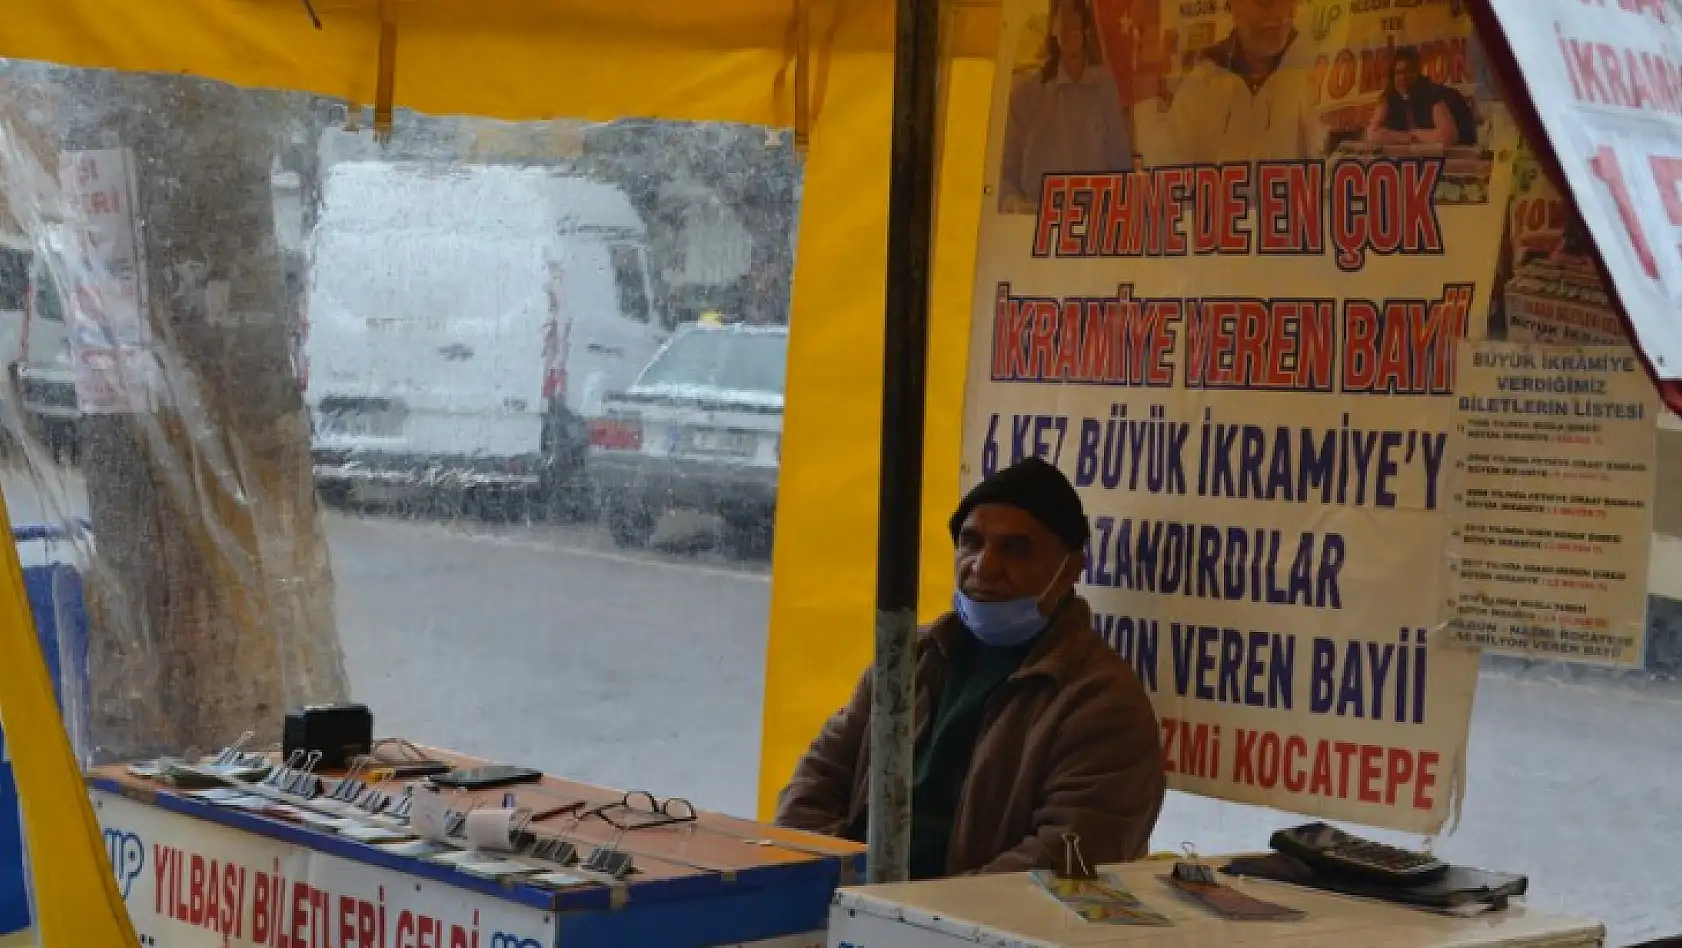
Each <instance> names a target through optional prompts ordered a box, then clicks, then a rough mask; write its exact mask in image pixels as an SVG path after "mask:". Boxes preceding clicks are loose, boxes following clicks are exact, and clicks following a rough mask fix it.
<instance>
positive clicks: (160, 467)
mask: <svg viewBox="0 0 1682 948" xmlns="http://www.w3.org/2000/svg"><path fill="white" fill-rule="evenodd" d="M369 118H370V116H369V115H368V114H367V113H365V112H364V111H363V110H361V109H358V108H354V107H349V106H347V105H346V104H344V103H338V102H331V101H326V100H322V99H318V98H313V97H309V96H305V95H299V94H282V93H274V92H254V91H248V90H236V89H233V88H231V87H227V86H222V85H219V84H215V83H210V82H204V81H201V80H196V79H189V78H184V77H173V76H142V75H135V74H117V73H104V72H96V71H88V70H70V69H64V68H59V67H49V66H45V65H41V64H34V63H27V62H17V61H12V62H4V63H0V195H3V197H4V199H5V206H6V209H7V212H8V215H9V217H8V218H6V219H3V220H0V243H3V249H0V253H3V254H4V255H5V256H4V259H0V347H4V348H5V350H6V351H5V352H4V353H3V354H0V356H3V361H4V363H5V364H6V365H8V366H10V367H11V371H10V373H9V375H8V379H7V384H6V386H5V390H4V393H3V394H4V397H3V398H0V422H3V424H4V428H5V431H6V434H7V444H6V447H7V458H6V462H5V465H6V466H5V467H4V469H3V478H4V480H3V485H4V489H5V495H6V501H7V503H8V505H9V507H10V510H11V514H12V519H13V522H14V524H17V525H19V526H41V527H45V528H49V529H50V531H51V532H52V533H53V537H54V538H53V540H52V547H51V550H50V552H48V551H46V550H43V551H42V552H41V553H39V555H38V556H37V560H38V563H37V561H35V560H30V559H29V556H30V554H29V553H27V552H26V554H25V556H26V565H29V564H31V563H37V565H42V566H45V565H48V564H57V566H58V568H59V570H60V573H61V574H62V575H63V576H68V577H70V578H72V579H79V580H80V582H81V584H82V596H81V597H80V598H82V599H85V602H86V611H87V619H86V622H85V623H79V622H77V621H76V619H75V616H74V612H75V610H74V609H73V608H71V606H72V605H73V604H74V601H75V599H76V598H77V597H75V596H70V595H68V594H66V595H63V596H59V597H58V599H55V602H59V600H62V603H60V605H63V606H64V608H55V610H54V615H55V619H54V621H53V622H52V623H51V624H50V627H51V629H52V631H53V632H54V633H55V634H53V635H51V636H47V637H46V639H47V640H49V641H47V643H46V644H49V645H50V646H51V647H52V648H53V650H54V652H55V654H57V655H58V656H59V661H58V662H57V669H58V672H59V679H60V685H61V698H62V700H63V701H64V704H65V713H66V721H67V724H68V726H69V728H70V730H71V733H72V740H73V742H74V744H75V745H76V748H77V751H78V753H79V755H80V756H81V758H82V759H83V760H84V762H85V763H90V764H91V763H102V762H109V761H116V760H125V759H135V758H139V757H144V756H150V755H155V754H158V753H179V752H181V751H183V750H186V749H189V748H201V749H208V748H213V747H216V746H219V745H221V744H224V743H226V742H228V741H231V740H234V739H236V738H238V737H239V736H240V735H241V734H242V733H243V732H245V731H247V730H251V731H256V732H257V734H258V735H259V740H261V741H268V742H274V741H278V740H279V738H280V726H281V723H282V719H283V716H284V713H285V712H286V711H287V710H288V709H291V708H294V707H297V706H301V705H304V704H309V703H317V702H325V701H336V700H344V699H350V700H356V701H362V702H365V703H367V704H369V705H370V707H371V708H372V709H373V710H374V713H375V718H376V729H377V730H378V731H379V732H380V733H381V734H391V735H401V736H404V737H408V738H412V739H415V740H421V741H431V742H433V743H438V744H443V745H447V746H452V747H456V748H459V749H462V750H466V751H469V752H474V753H480V754H484V755H486V756H499V757H502V758H504V759H507V758H515V759H518V760H520V761H521V762H523V763H531V764H534V765H537V766H546V767H549V768H550V769H553V770H557V771H561V772H566V773H569V774H571V775H574V776H579V777H583V778H586V779H595V780H598V781H601V782H608V783H612V782H621V783H622V782H625V781H626V780H629V779H631V777H632V776H634V775H635V774H637V773H638V772H639V770H640V769H641V768H638V767H635V766H633V765H634V764H637V763H638V762H639V761H645V760H646V756H647V754H650V753H658V752H660V751H661V750H662V749H665V748H670V747H672V746H673V745H674V744H685V745H690V746H686V747H678V749H677V751H676V752H677V753H678V754H679V756H680V757H681V759H682V760H685V761H689V760H700V759H709V758H710V759H714V760H716V759H719V758H720V756H721V754H722V756H723V757H724V758H725V759H728V760H730V761H732V762H733V763H734V766H733V767H732V768H731V769H732V770H733V771H740V772H745V773H751V772H752V771H751V767H752V765H753V763H754V762H755V760H756V758H757V744H756V741H755V737H756V735H757V729H758V698H757V697H756V696H757V694H758V693H759V685H760V677H761V675H762V668H763V665H762V662H763V650H764V635H765V610H766V608H767V601H766V600H767V591H768V585H767V584H766V582H765V579H766V574H767V572H768V554H769V550H770V545H771V533H772V523H773V516H774V506H775V498H776V481H777V470H778V465H779V462H780V442H781V406H782V395H783V384H784V375H785V373H784V361H785V360H786V351H787V330H786V326H787V322H788V303H789V295H790V279H791V273H792V260H793V250H794V235H795V221H796V218H797V213H798V201H797V194H798V182H799V175H800V166H799V159H798V157H797V155H796V154H795V151H794V148H793V145H792V142H791V141H790V140H789V139H788V137H787V136H785V135H782V134H779V133H774V132H768V131H767V130H765V129H759V128H748V127H741V126H729V125H686V124H679V123H654V122H632V121H626V122H617V123H608V124H605V125H590V124H586V123H581V122H568V121H556V122H548V123H529V124H518V125H516V124H506V123H498V122H492V121H482V120H470V119H454V118H436V117H427V116H420V115H415V114H407V113H399V115H398V116H397V121H396V124H395V129H394V134H393V137H392V139H391V140H390V141H389V142H383V143H382V142H377V141H375V139H374V136H373V134H372V131H371V129H370V128H369V122H368V119H369ZM11 297H16V301H17V302H18V303H19V306H18V308H17V311H16V312H10V311H7V310H6V308H5V307H6V301H7V299H9V298H11ZM7 333H11V335H7ZM661 360H664V361H663V362H662V361H661ZM651 364H652V366H653V367H651ZM661 366H663V368H662V367H661ZM645 369H648V370H649V373H650V377H651V378H653V379H655V380H656V384H652V385H650V386H640V387H639V385H638V384H637V383H638V379H639V377H640V376H642V375H643V374H644V370H645ZM660 380H664V381H663V382H662V381H660ZM43 575H44V574H43ZM716 577H723V579H718V578H716ZM709 596H712V597H714V598H713V599H712V600H711V601H710V602H709V601H708V597H709ZM631 601H636V602H637V603H638V605H637V608H634V609H630V610H626V609H625V608H624V607H625V604H626V603H628V602H631ZM697 606H698V607H699V611H701V612H703V613H711V614H713V615H715V616H716V617H717V618H716V620H715V622H714V623H708V622H707V621H706V620H705V619H703V620H701V624H702V625H716V627H717V628H718V629H719V630H720V632H719V633H718V634H717V636H715V638H716V641H717V647H716V649H715V651H717V652H718V653H719V655H718V656H717V657H714V658H711V659H709V660H708V661H705V662H701V663H697V662H695V661H693V660H691V659H688V658H685V657H683V655H682V654H681V653H680V652H673V653H671V654H670V655H669V656H667V657H669V658H670V662H667V660H666V658H667V657H656V658H654V659H652V660H651V659H650V658H649V656H648V652H649V647H648V645H647V644H643V643H646V642H647V641H648V640H649V639H650V638H651V637H653V636H657V635H661V634H664V631H665V629H666V628H668V627H670V626H671V625H672V624H673V623H674V622H676V621H678V619H679V617H682V616H686V615H691V614H693V612H694V611H695V610H696V609H697ZM37 613H38V615H40V610H39V609H38V610H37ZM726 636H728V641H725V637H726ZM551 649H561V650H565V651H568V652H569V655H568V656H567V658H565V659H563V658H562V657H560V656H558V655H555V654H553V653H552V652H551V651H550V650H551ZM716 662H723V663H725V664H727V665H728V666H729V671H728V673H726V674H725V675H723V676H722V677H720V676H719V675H718V674H717V673H716V672H711V673H709V671H708V669H709V666H710V665H712V664H714V663H716ZM516 666H518V668H519V671H518V672H517V673H514V672H512V671H509V672H506V673H504V672H497V671H493V669H496V668H499V667H500V668H504V669H510V670H511V669H513V668H515V667H516ZM547 669H564V670H561V671H557V672H556V674H559V675H563V676H565V678H566V681H565V683H560V682H551V681H550V680H549V678H551V677H553V676H551V675H549V674H547V673H546V670H547ZM504 674H505V675H506V677H505V678H504V680H503V681H502V682H501V683H500V684H493V683H491V682H492V680H493V679H494V678H495V677H496V676H498V675H504ZM674 675H676V676H692V677H691V679H690V680H685V681H682V682H680V683H677V684H676V686H675V687H673V682H672V680H671V679H672V677H673V676H674ZM701 676H706V677H705V678H703V677H701ZM638 677H642V678H645V679H646V681H645V682H644V683H642V684H639V685H638V686H637V688H638V689H639V690H642V689H644V688H645V685H646V689H653V690H664V691H666V692H667V693H669V694H671V695H672V696H674V697H676V696H679V695H693V694H694V693H695V691H696V686H697V685H700V686H701V687H703V688H705V687H707V686H709V685H710V686H712V687H715V688H716V689H717V690H718V692H719V694H720V695H726V693H728V696H727V697H724V698H721V700H720V702H718V703H717V704H716V711H715V710H712V708H713V706H712V705H710V704H709V705H708V708H707V709H703V710H701V711H699V712H694V713H690V714H688V716H687V718H688V723H687V726H686V727H685V728H681V729H676V731H674V732H673V733H666V732H667V730H668V729H667V728H666V727H665V726H664V725H659V724H657V723H655V722H654V721H653V720H652V718H654V717H661V718H664V719H667V720H673V719H678V718H681V717H683V715H682V714H681V713H677V714H668V713H667V712H666V711H664V710H661V709H659V708H654V709H652V710H651V711H650V713H649V715H648V718H649V720H644V719H642V718H637V719H634V720H631V721H628V722H625V725H624V726H626V727H629V728H631V729H632V730H633V731H635V732H640V733H641V734H643V735H644V736H646V737H648V742H647V743H645V744H644V745H643V746H642V747H641V748H636V749H633V750H631V751H630V752H629V753H626V752H625V751H624V750H623V748H624V746H625V745H624V744H623V741H622V738H623V736H624V734H623V733H622V732H621V731H619V730H617V729H616V728H617V727H618V726H619V724H618V722H614V721H611V720H609V719H612V718H615V717H619V715H618V713H617V705H616V704H615V703H614V699H615V698H616V697H622V696H623V690H622V689H621V690H620V691H619V692H617V693H616V692H615V690H614V689H612V688H604V697H603V699H602V700H601V701H600V702H597V704H598V705H599V709H600V711H601V715H600V716H601V718H602V719H603V720H608V723H607V724H605V725H596V726H595V727H596V730H597V731H598V732H599V733H598V734H596V735H594V736H593V737H592V738H591V739H590V740H588V741H586V742H584V744H583V745H582V746H578V745H568V746H564V747H563V746H559V745H558V744H557V742H556V741H555V740H554V739H553V730H552V725H551V724H549V723H546V722H547V721H548V720H551V719H552V718H553V717H554V716H555V715H557V714H559V713H561V712H562V711H563V709H564V708H565V707H567V706H569V705H570V706H573V707H575V708H576V707H578V706H579V705H580V704H581V703H582V704H588V702H575V701H569V698H568V695H569V694H577V693H579V692H580V691H581V690H587V689H590V688H592V687H594V686H595V685H596V684H597V683H598V682H607V681H626V680H631V679H636V678H638ZM551 689H553V690H551ZM737 697H740V700H739V701H738V700H736V698H737ZM738 705H739V706H738ZM593 715H595V712H594V711H591V710H589V709H588V708H586V710H584V711H582V712H579V713H578V714H576V715H574V716H575V717H579V716H582V717H592V716H593ZM726 718H728V719H729V720H730V721H733V722H734V724H733V728H734V730H733V731H731V732H729V733H727V734H726V733H720V732H721V728H720V727H719V722H720V721H722V720H724V719H726ZM677 731H681V733H677ZM598 744H599V745H600V746H597V745H598ZM719 745H727V747H726V749H725V750H724V751H721V750H720V747H719ZM691 755H693V756H691ZM683 766H684V767H685V768H687V766H688V765H687V764H685V765H683ZM676 769H680V768H674V770H676ZM657 776H658V775H657ZM727 777H728V775H727V774H723V773H721V774H718V775H716V782H717V783H718V785H719V786H718V787H717V788H709V787H705V786H704V787H702V788H700V789H699V791H697V790H695V788H693V787H690V786H685V787H667V786H665V785H664V784H662V788H663V789H669V790H672V791H676V790H680V789H681V790H683V791H684V792H686V793H691V794H692V795H695V796H697V797H699V798H702V799H708V798H709V797H710V799H708V802H709V803H711V804H712V805H715V806H724V807H726V808H728V809H732V810H736V811H739V812H743V813H748V812H751V810H752V805H753V788H752V785H751V784H752V781H751V779H749V780H736V781H731V780H729V779H727ZM709 779H712V778H709ZM656 782H658V781H656ZM738 785H739V786H738Z"/></svg>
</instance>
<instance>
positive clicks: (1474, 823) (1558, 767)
mask: <svg viewBox="0 0 1682 948" xmlns="http://www.w3.org/2000/svg"><path fill="white" fill-rule="evenodd" d="M7 487H8V500H10V501H11V502H12V503H13V509H14V516H15V517H16V518H17V519H18V520H19V521H24V520H26V519H27V514H28V512H29V508H28V506H27V505H28V504H29V503H31V501H30V500H29V499H27V498H25V497H24V496H22V492H21V491H18V490H16V489H14V488H13V484H12V483H11V481H10V480H8V483H7ZM68 496H72V497H73V496H74V490H73V489H72V490H71V491H70V493H69V495H68ZM73 502H74V501H72V503H73ZM327 529H328V535H329V540H330V543H331V547H332V554H333V557H334V567H335V571H336V573H337V576H338V588H339V610H340V620H341V625H342V628H343V633H344V642H345V648H346V652H347V660H348V662H349V668H350V673H351V677H352V681H353V686H354V688H355V691H356V694H357V697H358V698H359V699H361V700H364V701H366V702H368V703H369V704H370V705H371V706H372V707H374V708H375V709H376V713H377V714H378V716H379V721H380V724H379V729H380V730H381V731H382V732H385V733H402V734H405V735H409V736H412V737H414V738H416V739H420V740H426V741H430V742H434V743H437V744H441V745H444V746H451V747H460V748H472V749H476V750H478V751H479V752H481V753H483V754H485V755H487V756H491V757H496V758H499V759H504V760H510V761H518V762H521V763H528V764H532V765H535V766H541V767H544V768H547V769H550V770H553V771H556V772H560V773H565V774H568V775H572V776H575V777H578V778H581V779H586V780H591V781H597V782H600V783H604V784H609V785H616V786H631V787H648V788H650V789H652V790H654V791H656V792H673V791H678V790H681V791H683V792H686V793H687V794H688V795H689V796H690V797H692V798H693V800H694V801H695V803H697V804H698V805H701V806H705V807H709V808H713V809H720V810H725V811H728V812H734V813H740V814H750V813H752V812H753V809H754V791H755V779H754V774H755V771H756V769H757V765H758V739H759V715H760V708H761V700H762V693H763V687H762V676H763V673H764V665H763V662H764V644H765V628H766V616H767V606H768V600H769V591H770V587H769V583H768V581H767V577H766V576H765V575H764V569H763V566H753V567H748V568H745V569H744V568H740V567H737V566H733V565H731V564H729V563H728V562H726V561H724V560H723V559H722V558H717V557H712V556H710V555H707V554H703V555H701V556H698V557H697V556H682V555H655V554H648V555H638V556H624V555H621V554H620V553H618V552H617V551H614V550H613V549H612V548H611V546H610V545H609V544H607V543H606V542H605V541H604V540H602V539H601V538H600V537H598V536H596V535H595V534H594V533H592V532H589V531H579V530H564V529H551V528H544V527H519V528H488V527H485V526H483V525H472V526H467V525H462V524H455V525H444V524H437V523H416V522H405V521H398V520H390V519H383V518H379V517H371V516H345V515H332V516H330V517H329V518H328V521H327ZM1679 722H1682V690H1678V689H1676V688H1673V687H1666V686H1655V687H1652V688H1648V689H1645V690H1643V691H1637V690H1632V689H1629V688H1626V687H1612V686H1608V685H1597V686H1585V685H1582V684H1564V683H1560V682H1556V681H1547V680H1520V679H1516V678H1513V677H1510V676H1506V675H1494V674H1489V675H1485V676H1484V678H1483V680H1482V681H1481V683H1480V685H1479V693H1478V701H1477V710H1476V714H1475V717H1474V721H1473V726H1472V748H1471V774H1470V779H1469V791H1468V795H1467V798H1466V803H1465V809H1464V816H1463V819H1462V822H1461V826H1460V828H1459V830H1458V831H1457V832H1456V833H1454V834H1453V835H1451V836H1449V837H1447V838H1445V839H1444V840H1442V841H1441V844H1440V846H1439V849H1440V851H1441V852H1443V853H1445V854H1446V855H1448V856H1449V857H1451V858H1454V859H1457V860H1463V861H1468V862H1472V863H1475V864H1479V865H1484V866H1487V867H1489V868H1499V869H1516V870H1519V871H1525V872H1528V873H1529V874H1530V876H1531V878H1532V880H1533V887H1532V896H1531V899H1532V902H1533V903H1535V904H1537V905H1539V906H1542V907H1547V908H1552V909H1560V910H1572V911H1577V912H1583V913H1589V914H1593V915H1596V916H1598V917H1601V918H1604V919H1606V920H1607V921H1608V922H1609V924H1610V925H1611V927H1612V934H1613V938H1612V940H1611V943H1612V944H1625V943H1628V942H1630V941H1634V940H1636V939H1638V938H1645V937H1653V936H1656V935H1660V934H1669V933H1677V932H1682V894H1679V893H1678V891H1677V889H1676V887H1675V881H1674V880H1675V878H1676V876H1677V872H1678V870H1682V806H1679V805H1678V804H1677V803H1676V797H1677V791H1678V789H1679V788H1682V728H1679V727H1678V726H1677V724H1678V723H1679ZM1289 819H1290V818H1289V817H1287V816H1285V815H1282V814H1279V813H1275V812H1272V811H1266V810H1260V809H1254V808H1247V807H1240V806H1236V805H1231V804H1222V803H1216V802H1213V801H1208V800H1202V799H1199V798H1192V797H1184V796H1179V795H1175V796H1173V797H1172V798H1171V799H1170V801H1169V804H1168V807H1167V810H1166V812H1165V814H1164V817H1163V820H1162V823H1161V825H1160V826H1159V829H1158V832H1157V834H1156V839H1155V843H1156V846H1157V847H1158V848H1160V849H1174V848H1177V847H1178V845H1179V843H1180V842H1181V841H1182V840H1192V841H1195V842H1196V843H1197V845H1198V847H1199V848H1200V849H1201V850H1202V851H1205V852H1218V851H1223V850H1225V851H1231V850H1239V849H1255V848H1259V847H1262V846H1265V843H1266V839H1267V835H1268V833H1269V832H1271V831H1272V830H1273V829H1274V828H1277V827H1278V826H1281V825H1285V824H1286V823H1287V822H1288V821H1289ZM1413 842H1415V843H1417V840H1414V841H1413Z"/></svg>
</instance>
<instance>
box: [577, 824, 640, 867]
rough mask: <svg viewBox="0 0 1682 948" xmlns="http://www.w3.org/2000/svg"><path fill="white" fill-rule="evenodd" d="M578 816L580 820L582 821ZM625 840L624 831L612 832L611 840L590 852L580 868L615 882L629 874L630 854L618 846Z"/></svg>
mask: <svg viewBox="0 0 1682 948" xmlns="http://www.w3.org/2000/svg"><path fill="white" fill-rule="evenodd" d="M582 821H583V820H582V818H580V822H582ZM624 840H625V831H624V830H619V831H618V832H616V833H614V834H613V841H612V842H608V843H603V844H602V845H600V846H597V847H596V848H595V850H594V851H593V852H591V853H590V858H589V859H586V860H584V864H583V866H582V868H584V869H587V870H589V871H590V872H596V873H600V874H602V875H604V876H607V877H608V878H610V879H612V880H613V881H615V882H618V881H620V880H621V879H624V878H625V877H626V876H628V875H630V874H631V870H632V863H631V854H630V853H628V852H625V851H624V850H622V849H620V848H619V844H620V843H622V842H624Z"/></svg>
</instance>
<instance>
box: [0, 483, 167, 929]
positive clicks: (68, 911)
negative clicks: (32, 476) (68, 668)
mask: <svg viewBox="0 0 1682 948" xmlns="http://www.w3.org/2000/svg"><path fill="white" fill-rule="evenodd" d="M4 501H5V497H4V492H3V491H0V521H3V522H4V524H5V527H6V535H7V536H8V537H10V536H11V527H12V518H11V513H10V512H9V511H8V510H7V509H6V506H7V505H6V504H5V502H4ZM0 547H4V548H5V553H4V554H3V555H4V560H3V561H0V565H3V567H4V569H5V576H4V579H3V581H0V668H4V669H6V687H5V688H0V720H3V721H4V722H5V729H6V741H7V747H9V748H10V751H11V758H12V765H13V766H12V772H13V774H14V776H15V777H16V780H17V788H18V799H19V800H20V801H21V803H20V805H21V807H22V809H23V829H24V840H25V842H26V843H27V845H28V847H29V852H31V853H33V854H34V857H33V858H32V859H31V860H30V863H29V871H30V875H31V878H32V879H33V885H34V892H35V930H36V932H37V934H38V936H39V938H40V941H41V945H42V948H59V946H65V948H70V946H75V948H128V946H132V945H135V944H137V943H138V941H139V939H138V938H137V937H136V935H135V932H134V927H133V926H132V925H131V924H130V923H129V918H128V913H127V912H126V911H125V910H124V908H123V899H122V896H121V895H120V894H119V893H118V891H117V880H116V877H115V876H113V875H112V873H111V867H110V866H109V865H108V864H107V863H106V861H105V837H104V832H103V831H102V830H101V829H100V827H99V821H98V820H97V819H96V818H95V817H94V815H93V805H92V804H90V803H89V802H88V793H87V787H86V785H85V784H83V782H82V770H81V768H80V767H79V766H78V765H77V763H76V755H75V753H74V752H73V751H72V750H71V749H70V739H69V738H68V737H67V736H66V735H65V733H64V725H63V724H62V723H60V720H59V713H58V703H57V701H56V700H55V699H54V697H53V684H52V678H51V676H50V675H49V674H48V672H47V663H46V660H45V658H44V657H43V656H42V655H41V645H40V641H39V640H38V639H37V638H36V636H35V621H34V618H33V617H32V616H31V614H30V611H29V597H28V596H27V595H26V594H25V593H24V591H23V568H22V566H21V564H20V563H19V562H18V550H17V544H15V543H12V542H10V541H8V542H6V543H0Z"/></svg>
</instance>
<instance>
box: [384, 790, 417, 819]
mask: <svg viewBox="0 0 1682 948" xmlns="http://www.w3.org/2000/svg"><path fill="white" fill-rule="evenodd" d="M387 799H390V798H389V797H388V798H387ZM414 802H415V788H414V787H413V786H412V785H411V786H408V787H405V788H403V796H401V797H399V798H398V800H397V802H396V803H395V804H393V805H392V807H391V809H390V810H389V811H387V813H386V815H387V816H390V817H392V818H393V819H398V820H408V818H409V808H410V807H411V806H413V805H414Z"/></svg>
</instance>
